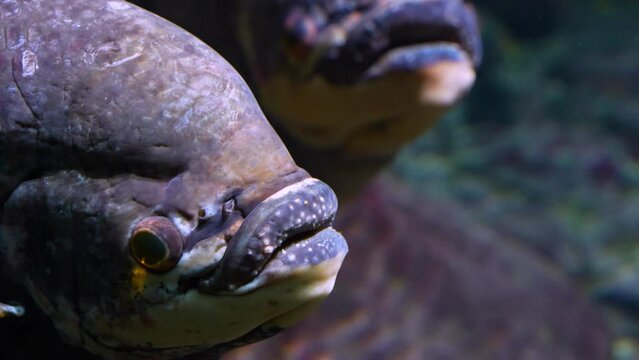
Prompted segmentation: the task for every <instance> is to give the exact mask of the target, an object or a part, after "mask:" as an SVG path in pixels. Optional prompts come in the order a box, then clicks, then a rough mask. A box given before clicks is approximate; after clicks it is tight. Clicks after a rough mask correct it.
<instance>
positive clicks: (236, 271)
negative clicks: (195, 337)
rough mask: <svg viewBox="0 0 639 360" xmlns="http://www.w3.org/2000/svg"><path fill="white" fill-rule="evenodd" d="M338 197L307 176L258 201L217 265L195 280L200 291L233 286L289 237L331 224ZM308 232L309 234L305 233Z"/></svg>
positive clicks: (260, 266) (257, 271) (250, 276)
mask: <svg viewBox="0 0 639 360" xmlns="http://www.w3.org/2000/svg"><path fill="white" fill-rule="evenodd" d="M336 211H337V197H336V196H335V193H334V192H333V190H332V189H331V188H330V187H329V186H328V185H326V184H325V183H323V182H321V181H319V180H317V179H313V178H309V179H306V180H303V181H300V182H298V183H295V184H292V185H289V186H287V187H285V188H284V189H282V190H280V191H278V192H277V193H275V194H273V195H271V196H270V197H269V198H267V199H266V200H264V201H263V202H262V203H260V204H259V205H257V206H256V207H255V209H253V211H251V213H250V214H249V215H248V216H247V217H246V219H245V220H244V222H243V223H242V225H241V226H240V228H239V229H238V231H237V233H236V234H235V235H234V236H233V238H232V239H231V240H230V241H229V243H228V247H227V249H226V251H225V253H224V256H223V258H222V260H221V261H220V265H219V266H218V267H217V268H216V270H215V272H214V273H213V274H212V276H211V277H209V278H207V279H202V280H200V282H199V283H198V290H199V291H200V292H203V293H217V292H225V291H232V290H235V289H237V288H239V287H241V286H243V285H245V284H247V283H249V282H250V281H251V280H253V279H254V278H255V277H256V276H258V275H259V274H260V272H261V271H262V269H263V268H264V266H265V265H266V264H267V263H268V262H269V260H270V259H271V258H272V257H273V256H274V254H276V253H277V251H278V250H279V249H280V248H282V247H283V246H285V245H287V244H288V242H290V241H291V239H294V240H296V241H303V240H305V239H307V238H313V237H314V236H313V235H314V233H316V232H317V231H320V230H322V229H325V228H327V227H329V226H330V225H331V223H332V222H333V219H334V218H335V213H336ZM305 234H308V236H305Z"/></svg>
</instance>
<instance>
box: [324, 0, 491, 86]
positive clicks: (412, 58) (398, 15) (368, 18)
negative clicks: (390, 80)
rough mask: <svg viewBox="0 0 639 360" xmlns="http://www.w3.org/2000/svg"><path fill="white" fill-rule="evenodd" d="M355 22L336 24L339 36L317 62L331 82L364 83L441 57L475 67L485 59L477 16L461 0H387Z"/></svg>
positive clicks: (439, 60) (420, 66) (426, 63)
mask: <svg viewBox="0 0 639 360" xmlns="http://www.w3.org/2000/svg"><path fill="white" fill-rule="evenodd" d="M352 23H354V24H350V25H348V27H339V26H338V28H339V31H337V32H341V35H340V36H335V35H334V34H333V35H332V36H331V40H330V41H332V43H331V44H329V46H326V47H325V48H326V51H324V52H323V54H322V55H321V56H320V57H319V59H318V60H317V65H316V72H318V73H319V74H322V75H323V76H324V77H325V78H326V80H328V81H329V82H332V83H336V84H348V83H355V82H360V81H366V80H371V79H375V78H377V77H380V76H383V75H385V74H387V73H390V72H402V71H403V72H409V71H415V70H418V69H421V68H424V67H427V66H429V65H431V64H434V63H437V62H441V61H456V62H459V61H468V62H469V63H470V64H471V66H473V65H474V66H477V65H479V62H480V60H481V55H482V54H481V52H482V49H481V39H480V37H479V30H478V23H477V18H476V15H475V12H474V10H473V9H472V8H471V7H469V6H468V5H466V4H464V3H463V2H462V1H449V0H433V1H408V0H405V1H391V2H383V4H382V5H377V6H374V7H372V8H371V9H370V10H368V11H366V12H365V13H363V14H362V15H361V18H360V19H359V20H357V21H355V22H352ZM327 29H328V28H327ZM333 32H336V31H333Z"/></svg>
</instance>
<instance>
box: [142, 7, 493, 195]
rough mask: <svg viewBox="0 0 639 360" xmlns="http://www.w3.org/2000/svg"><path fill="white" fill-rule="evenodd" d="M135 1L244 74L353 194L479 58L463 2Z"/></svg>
mask: <svg viewBox="0 0 639 360" xmlns="http://www.w3.org/2000/svg"><path fill="white" fill-rule="evenodd" d="M137 3H139V4H140V5H143V6H145V7H146V8H148V9H149V10H151V11H154V12H156V13H158V14H160V15H161V16H164V17H167V18H169V19H171V20H172V21H174V22H176V23H178V24H180V25H181V26H183V27H185V28H188V29H189V30H190V31H193V32H194V33H197V34H198V36H199V37H201V38H202V39H203V40H205V41H206V42H207V43H208V44H210V45H212V46H213V47H214V48H216V49H218V50H219V51H220V52H221V53H222V55H223V56H224V57H225V58H227V59H228V60H229V61H230V62H231V63H232V64H233V65H234V66H235V67H236V68H237V69H238V70H239V71H240V73H241V74H242V75H243V76H244V77H245V78H246V79H247V81H248V82H249V85H250V86H251V87H252V88H253V89H254V92H255V94H256V95H257V98H258V101H259V102H260V104H261V105H262V107H263V108H264V110H265V111H266V112H267V114H268V115H269V119H270V120H271V122H272V124H273V125H274V127H275V128H276V130H277V131H278V134H279V135H280V136H281V137H282V138H283V139H284V141H285V143H286V144H287V147H288V148H289V150H290V151H291V153H292V154H293V156H294V157H295V159H296V161H298V163H300V164H303V166H304V167H305V168H306V169H307V170H308V171H309V172H310V173H312V174H321V177H322V179H323V180H324V181H326V182H327V183H328V184H330V185H331V187H332V188H333V190H334V191H335V192H336V193H337V195H338V196H339V198H340V199H348V198H352V197H354V196H355V195H356V194H357V193H358V192H359V191H360V190H361V189H362V187H364V186H365V184H366V183H368V182H369V181H370V180H371V179H372V178H373V177H374V176H376V175H377V174H379V173H380V171H381V170H383V169H384V168H385V167H386V166H387V165H388V164H389V163H390V162H391V161H392V159H393V158H394V156H395V155H396V154H397V152H398V151H399V150H400V149H401V148H402V147H403V146H405V145H406V144H408V143H410V142H411V141H413V140H415V139H416V138H417V137H419V136H420V135H421V134H423V133H425V132H426V131H427V130H428V129H430V128H431V127H432V126H433V125H434V124H436V123H437V121H438V120H439V119H440V118H441V117H442V116H443V115H444V114H445V113H446V111H447V110H448V109H450V108H452V107H453V106H454V105H456V104H457V103H458V102H459V101H460V100H461V99H462V98H463V97H464V95H466V94H467V93H468V92H469V91H470V89H471V88H472V86H473V84H474V82H475V78H476V72H477V69H478V67H479V66H480V65H481V59H482V56H483V49H482V42H481V36H480V34H481V33H480V29H479V21H478V18H477V15H476V12H475V10H474V8H473V7H472V6H471V5H470V4H468V3H466V2H464V1H461V0H270V1H263V0H238V1H226V0H215V1H210V2H206V3H198V4H190V5H188V6H187V5H184V4H180V5H176V4H175V3H174V2H172V1H170V0H156V1H152V2H151V1H144V0H138V1H137Z"/></svg>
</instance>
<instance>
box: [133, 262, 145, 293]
mask: <svg viewBox="0 0 639 360" xmlns="http://www.w3.org/2000/svg"><path fill="white" fill-rule="evenodd" d="M147 277H148V272H147V271H146V270H145V269H144V268H143V267H141V266H139V265H135V267H134V268H133V270H132V271H131V290H132V291H133V293H139V292H142V290H144V286H145V285H146V280H147Z"/></svg>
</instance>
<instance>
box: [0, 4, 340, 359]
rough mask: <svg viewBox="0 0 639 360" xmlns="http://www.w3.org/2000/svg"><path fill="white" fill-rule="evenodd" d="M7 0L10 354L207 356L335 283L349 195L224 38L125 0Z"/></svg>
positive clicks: (2, 49) (3, 251)
mask: <svg viewBox="0 0 639 360" xmlns="http://www.w3.org/2000/svg"><path fill="white" fill-rule="evenodd" d="M0 12H1V14H0V15H1V16H0V29H2V30H3V31H0V85H1V86H0V89H1V90H0V165H1V166H0V201H1V203H2V204H3V206H2V213H1V223H0V224H1V225H0V261H1V263H0V266H1V267H2V272H1V276H0V301H4V302H5V303H6V304H3V305H6V306H3V307H2V309H3V310H2V311H3V314H4V313H6V314H14V315H22V316H13V317H5V318H2V319H0V355H1V357H2V358H5V359H14V358H42V357H44V356H46V357H48V358H62V357H69V356H72V357H73V358H78V359H84V358H86V359H93V358H96V357H99V358H105V359H174V358H188V359H199V358H206V359H211V358H216V357H219V356H221V355H222V354H223V353H224V352H226V351H228V350H229V349H232V348H234V347H237V346H241V345H243V344H245V343H249V342H254V341H258V340H261V339H263V338H266V337H270V336H272V335H274V334H276V333H278V332H279V331H281V330H282V329H284V328H288V327H290V326H291V325H293V324H294V323H296V322H298V321H299V320H300V319H302V318H303V317H305V316H306V315H307V314H309V312H311V311H312V309H313V308H315V307H316V306H317V305H318V304H319V303H321V302H322V301H323V300H324V299H325V298H326V297H327V296H328V295H329V294H330V292H331V290H332V288H333V285H334V283H335V280H336V276H337V273H338V271H339V268H340V266H341V264H342V262H343V260H344V258H345V256H346V253H347V252H348V245H347V243H346V241H345V239H344V237H343V236H342V235H341V234H340V233H339V232H338V231H336V230H335V229H334V228H333V227H332V222H333V219H334V218H335V214H336V211H337V207H338V202H337V197H336V195H335V193H334V192H333V190H332V189H331V188H330V187H329V186H328V185H327V184H326V183H324V182H322V181H320V180H318V179H316V178H314V177H311V176H310V175H309V173H308V172H307V171H305V170H304V169H302V168H300V167H298V166H297V165H296V163H295V162H294V161H293V159H292V157H291V155H290V154H289V152H288V151H287V149H286V147H285V145H284V144H283V143H282V141H281V139H280V138H279V137H278V135H277V134H276V132H275V131H274V130H273V128H272V127H271V126H270V124H269V122H268V121H267V120H266V117H265V116H264V114H263V112H262V110H261V109H260V107H259V106H258V104H257V102H256V100H255V97H254V96H253V94H252V92H251V90H250V89H249V87H248V86H247V85H246V83H245V82H244V81H243V80H242V78H241V77H240V76H239V75H238V73H237V72H236V71H235V70H234V69H233V67H232V66H231V65H230V64H229V63H227V62H226V61H225V60H224V59H223V58H222V57H221V56H220V55H219V54H218V53H216V52H215V51H214V50H212V49H211V48H210V47H208V46H207V45H205V44H204V43H203V42H201V41H200V40H198V39H197V38H195V37H194V36H193V35H191V34H189V33H187V32H186V31H184V30H182V29H180V28H179V27H177V26H175V25H174V24H172V23H170V22H168V21H166V20H164V19H162V18H160V17H158V16H156V15H153V14H151V13H149V12H147V11H145V10H143V9H141V8H139V7H137V6H135V5H133V4H130V3H128V2H125V1H120V0H46V1H45V0H32V1H23V0H7V1H4V2H3V3H2V7H0ZM22 310H24V314H22V313H21V312H22ZM52 327H53V328H55V331H56V332H57V334H59V338H58V337H57V336H55V337H53V336H49V335H50V334H53V329H52ZM25 329H26V330H28V331H33V333H28V332H24V330H25ZM25 334H29V335H28V336H25ZM38 335H43V336H38ZM60 340H61V341H62V342H61V341H60ZM65 344H66V345H65Z"/></svg>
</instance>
